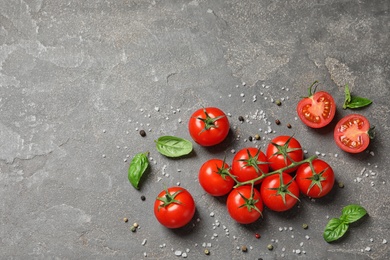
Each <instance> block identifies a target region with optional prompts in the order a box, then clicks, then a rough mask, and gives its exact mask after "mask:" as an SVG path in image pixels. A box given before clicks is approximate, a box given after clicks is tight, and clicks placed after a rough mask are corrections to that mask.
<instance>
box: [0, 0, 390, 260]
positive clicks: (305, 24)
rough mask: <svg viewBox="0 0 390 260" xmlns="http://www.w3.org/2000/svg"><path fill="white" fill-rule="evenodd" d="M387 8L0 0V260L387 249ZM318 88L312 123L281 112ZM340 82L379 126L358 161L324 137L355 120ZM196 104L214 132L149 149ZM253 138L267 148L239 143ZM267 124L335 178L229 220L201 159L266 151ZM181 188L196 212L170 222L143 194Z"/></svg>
mask: <svg viewBox="0 0 390 260" xmlns="http://www.w3.org/2000/svg"><path fill="white" fill-rule="evenodd" d="M389 15H390V14H389V1H388V0H362V1H352V0H339V1H337V0H329V1H325V0H316V1H301V0H293V1H280V0H277V1H268V0H265V1H253V0H252V1H233V0H227V1H221V0H218V1H211V0H193V1H179V0H178V1H171V0H167V1H154V0H153V1H152V0H150V1H137V0H128V1H125V0H120V1H114V0H106V1H100V0H98V1H92V0H87V1H55V0H51V1H49V0H31V1H19V0H18V1H16V0H0V197H1V203H0V212H1V215H0V258H1V259H34V258H37V259H110V258H118V259H177V258H178V257H179V256H176V255H175V252H176V251H181V252H183V254H182V255H181V256H180V257H185V256H186V257H187V258H188V259H200V258H208V259H257V258H263V259H281V258H283V257H284V258H285V259H389V258H390V253H389V245H388V244H387V243H385V242H386V241H390V237H389V225H390V224H389V217H388V216H389V214H390V210H389V204H388V197H389V195H390V192H389V186H388V183H389V181H390V180H389V176H388V174H389V170H388V169H389V167H390V163H389V160H388V158H389V156H388V154H389V152H390V150H389V147H390V142H389V136H390V130H389V125H390V124H389V121H388V120H389V116H388V115H389V112H390V108H389V95H390V93H389V89H390V87H389V86H390V82H389V80H390V78H389V75H390V74H389V73H390V71H389V55H390V51H389V45H390V40H389V28H390V19H389ZM315 80H319V81H320V82H321V85H320V86H319V88H321V89H324V90H326V91H328V92H330V93H332V95H333V96H334V97H335V99H336V101H337V109H338V112H337V115H336V118H335V120H334V122H333V123H332V125H331V126H329V127H326V128H325V129H321V130H312V129H308V128H307V127H305V126H304V125H303V124H302V123H301V122H300V121H299V120H296V114H295V106H296V103H297V102H298V101H299V99H300V96H303V95H305V94H306V89H307V87H308V86H309V85H310V84H311V83H312V82H313V81H315ZM244 83H245V84H244ZM345 83H349V85H350V87H351V90H352V92H353V93H356V94H358V95H362V96H366V97H369V98H370V99H372V100H373V101H374V102H373V104H372V105H371V106H370V107H368V108H365V109H361V110H358V111H357V112H358V113H361V114H363V115H365V116H367V117H368V118H369V119H370V121H371V123H372V124H373V125H375V126H376V129H377V137H376V139H374V140H373V141H372V143H371V144H370V146H369V149H368V151H367V152H363V153H362V154H358V155H350V154H346V153H344V152H342V151H340V150H339V149H338V148H337V147H336V145H335V144H334V142H333V136H332V128H333V127H334V125H335V123H336V122H337V120H338V119H340V118H341V117H342V116H344V115H346V114H349V113H352V111H345V110H342V108H341V106H342V102H343V95H344V93H343V86H344V84H345ZM241 93H243V94H244V96H242V95H241ZM254 95H256V101H255V102H254V101H253V96H254ZM272 99H274V100H275V99H283V104H282V106H280V107H278V106H276V105H275V104H274V103H272ZM202 106H217V107H219V108H221V109H223V110H224V111H225V112H226V113H230V114H231V117H229V120H230V123H231V126H232V131H231V133H230V135H229V137H228V139H227V140H226V141H225V142H224V143H222V144H221V145H219V146H217V147H213V148H203V147H200V146H198V145H194V152H193V154H192V155H191V156H188V157H185V158H182V159H177V160H172V159H168V158H166V157H164V156H162V155H160V154H159V153H158V152H157V151H156V150H155V148H154V142H153V141H154V140H155V139H157V138H158V137H159V136H161V135H176V136H181V137H184V138H187V139H190V136H189V134H188V132H187V121H188V118H189V117H190V115H191V114H192V112H193V111H194V110H196V109H198V108H200V107H202ZM156 107H158V108H159V109H155V108H156ZM157 110H158V111H157ZM240 115H242V116H248V117H247V120H246V122H245V123H242V124H241V123H240V122H239V121H238V119H237V118H238V116H240ZM275 119H279V120H280V121H281V122H282V124H281V125H279V126H276V125H275V124H274V120H275ZM287 123H291V124H292V128H291V129H288V128H287V127H286V124H287ZM269 124H270V125H269ZM269 127H270V128H271V129H272V130H273V131H275V132H273V133H266V132H267V131H269V129H268V128H269ZM137 129H138V130H140V129H145V130H146V132H147V136H146V137H144V138H142V137H141V136H140V135H139V133H138V132H137ZM259 129H261V131H260V130H259ZM256 133H259V134H260V135H261V136H262V137H264V140H262V141H261V142H257V143H254V144H250V143H249V142H248V141H245V140H246V139H247V137H248V136H250V135H253V134H256ZM281 134H288V135H291V134H294V135H295V137H296V138H297V139H298V140H300V141H301V143H302V145H303V146H304V149H305V150H307V152H308V155H309V154H315V153H316V152H318V153H319V156H320V157H323V159H324V160H326V161H327V162H328V163H329V164H331V165H332V167H333V168H334V170H335V173H336V176H337V180H338V181H342V182H343V183H344V184H345V188H344V189H339V188H337V187H336V188H335V189H334V191H332V193H331V194H330V195H329V196H327V197H326V198H324V199H321V200H315V201H311V200H309V199H307V198H302V199H301V202H300V204H299V206H298V207H296V208H294V209H293V210H291V211H289V212H286V213H282V214H280V213H275V212H271V211H269V210H266V211H265V212H264V218H263V219H262V220H260V221H258V222H256V223H255V224H252V225H247V226H243V225H239V224H236V223H234V221H233V220H232V219H230V217H229V216H228V215H227V211H226V209H225V206H224V202H225V199H226V198H213V197H211V196H209V195H207V194H205V192H204V191H203V190H202V189H201V187H200V186H199V184H198V181H197V172H198V169H199V167H200V165H201V164H202V163H203V162H204V161H206V160H208V159H210V158H214V157H216V158H223V157H224V156H225V155H226V157H227V160H228V161H231V160H232V158H233V155H234V154H232V153H231V150H232V149H235V150H238V149H240V148H244V147H248V146H249V145H258V146H259V147H262V148H264V147H265V146H266V145H267V143H268V141H269V140H270V139H271V138H273V137H275V136H277V135H281ZM238 137H239V138H238ZM143 151H149V152H150V157H151V158H153V161H152V163H151V167H150V171H149V172H148V176H147V177H146V178H145V179H143V181H142V184H141V189H140V190H135V189H134V188H133V187H132V186H131V185H130V184H129V182H128V180H127V169H128V166H129V162H130V159H131V157H132V156H134V155H135V154H136V153H138V152H143ZM178 182H179V183H180V185H181V186H183V187H185V188H187V189H188V190H189V191H190V192H191V193H192V194H193V196H194V198H195V201H196V204H197V212H196V216H195V218H194V219H193V221H192V222H191V223H190V224H189V225H188V226H187V227H185V228H183V229H179V230H168V229H166V228H164V227H162V226H161V225H159V224H158V223H157V221H156V220H155V218H154V216H153V213H152V208H153V202H154V198H155V196H156V195H157V193H158V192H159V191H160V190H162V189H163V188H164V187H165V186H171V185H176V184H177V183H178ZM141 195H144V196H146V200H145V201H141V199H140V196H141ZM351 203H359V204H361V205H362V206H364V207H365V208H366V209H367V211H368V212H369V217H367V218H365V219H364V221H362V223H359V224H358V225H356V226H354V227H353V228H352V229H351V230H350V232H349V233H348V235H347V236H346V237H345V238H344V239H342V240H341V241H339V242H337V243H333V244H327V243H326V242H325V241H324V240H323V238H322V231H323V228H324V226H325V224H326V223H327V221H328V218H331V217H338V216H339V214H340V211H341V209H342V207H343V206H345V205H347V204H351ZM210 213H214V214H215V215H214V217H211V216H210ZM124 217H127V218H128V219H129V222H128V223H124V222H123V220H122V219H123V218H124ZM133 222H137V223H139V225H140V228H139V229H138V230H137V232H135V233H133V232H131V231H130V226H131V224H132V223H133ZM216 222H219V223H220V225H219V226H218V225H216ZM303 223H307V224H308V225H309V229H308V230H303V229H302V228H301V225H302V224H303ZM290 227H291V228H292V230H290ZM285 228H287V230H285ZM226 229H228V234H229V235H227V234H226V233H227V232H226ZM280 230H281V231H280ZM214 233H215V234H217V235H218V236H217V237H215V236H214ZM255 233H260V234H261V235H262V237H261V238H260V239H256V238H255V236H254V234H255ZM293 237H294V238H293ZM145 239H146V240H145ZM144 240H145V242H146V243H145V244H144V242H143V241H144ZM270 243H272V244H273V245H274V250H273V251H268V250H267V245H268V244H270ZM204 245H205V246H206V247H207V248H208V249H209V250H210V252H211V254H210V255H209V256H205V255H204V252H203V251H204V249H205V248H204V247H203V246H204ZM242 245H246V246H247V247H248V249H249V250H248V252H246V253H243V252H241V250H239V248H240V247H241V246H242ZM180 257H179V258H180Z"/></svg>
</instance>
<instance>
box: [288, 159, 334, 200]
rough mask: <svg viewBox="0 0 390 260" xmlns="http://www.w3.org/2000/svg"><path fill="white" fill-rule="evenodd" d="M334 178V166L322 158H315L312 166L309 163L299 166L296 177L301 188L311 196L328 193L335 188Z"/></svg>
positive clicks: (315, 196) (320, 195)
mask: <svg viewBox="0 0 390 260" xmlns="http://www.w3.org/2000/svg"><path fill="white" fill-rule="evenodd" d="M334 179H335V178H334V172H333V169H332V167H330V165H329V164H327V163H326V162H324V161H323V160H320V159H315V160H313V162H312V166H310V164H309V163H305V164H302V165H301V166H299V167H298V170H297V174H296V177H295V181H296V182H297V184H298V186H299V190H300V191H301V192H302V193H303V194H305V195H307V196H309V197H311V198H321V197H323V196H325V195H326V194H328V193H329V192H330V191H331V190H332V188H333V184H334Z"/></svg>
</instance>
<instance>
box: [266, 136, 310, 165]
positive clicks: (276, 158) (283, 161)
mask: <svg viewBox="0 0 390 260" xmlns="http://www.w3.org/2000/svg"><path fill="white" fill-rule="evenodd" d="M266 155H267V161H268V162H269V167H270V168H271V169H272V170H274V171H275V170H279V169H282V168H284V167H286V166H289V165H290V164H291V163H292V162H298V161H302V160H303V151H302V147H301V144H300V143H299V142H298V140H297V139H295V138H294V137H292V136H285V135H281V136H277V137H275V138H274V139H272V140H271V142H270V144H269V145H268V147H267V151H266ZM296 169H297V167H294V168H290V169H288V170H285V172H287V173H290V172H293V171H295V170H296Z"/></svg>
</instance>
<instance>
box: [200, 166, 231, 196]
mask: <svg viewBox="0 0 390 260" xmlns="http://www.w3.org/2000/svg"><path fill="white" fill-rule="evenodd" d="M229 173H230V169H229V165H228V164H226V163H225V162H224V161H222V160H219V159H211V160H208V161H206V162H205V163H203V165H202V166H201V167H200V170H199V175H198V178H199V184H200V186H202V188H203V189H204V190H205V191H206V192H207V193H209V194H211V195H212V196H223V195H226V194H228V193H229V192H230V191H231V190H232V188H233V186H234V184H235V182H234V180H233V179H232V177H230V176H229Z"/></svg>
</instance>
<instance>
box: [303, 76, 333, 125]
mask: <svg viewBox="0 0 390 260" xmlns="http://www.w3.org/2000/svg"><path fill="white" fill-rule="evenodd" d="M316 83H317V81H316V82H314V83H313V85H312V86H311V87H310V88H309V96H308V97H305V98H303V99H301V101H299V102H298V105H297V114H298V116H299V118H300V119H301V120H302V122H303V123H304V124H305V125H307V126H309V127H312V128H321V127H324V126H326V125H328V124H329V123H330V122H331V121H332V120H333V118H334V116H335V114H336V103H335V102H334V99H333V97H332V96H331V95H330V94H329V93H328V92H325V91H319V92H315V93H312V87H313V86H314V85H315V84H316Z"/></svg>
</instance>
